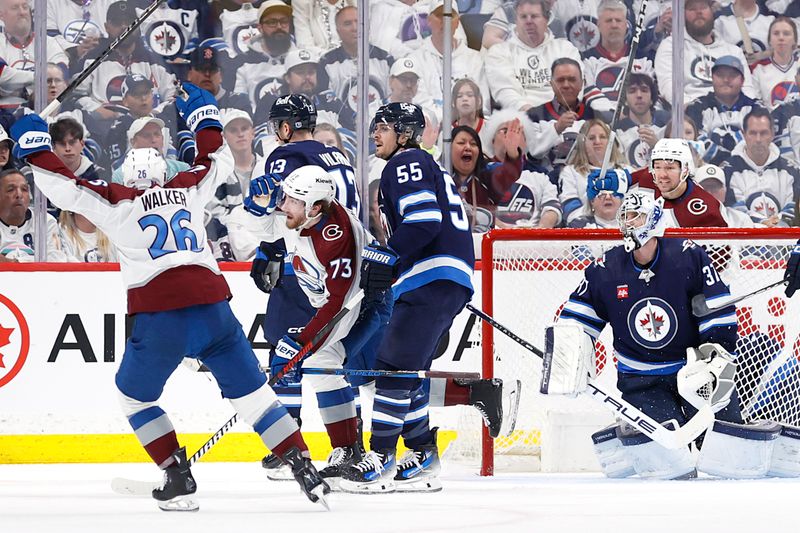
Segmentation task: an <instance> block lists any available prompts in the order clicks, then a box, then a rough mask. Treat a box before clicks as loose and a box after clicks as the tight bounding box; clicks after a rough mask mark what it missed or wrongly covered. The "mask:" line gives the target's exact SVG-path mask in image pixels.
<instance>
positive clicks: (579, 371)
mask: <svg viewBox="0 0 800 533" xmlns="http://www.w3.org/2000/svg"><path fill="white" fill-rule="evenodd" d="M544 339H545V340H544V342H545V348H544V361H543V363H542V382H541V386H540V388H539V390H540V392H541V393H542V394H564V395H567V396H572V397H573V398H574V397H575V396H577V395H578V394H579V393H580V392H582V391H584V390H586V387H587V386H588V384H589V379H593V378H594V377H595V366H594V341H593V340H592V338H591V337H590V336H589V335H587V334H586V332H584V331H583V328H581V327H580V326H578V325H574V324H554V325H552V326H549V327H548V328H547V329H545V337H544Z"/></svg>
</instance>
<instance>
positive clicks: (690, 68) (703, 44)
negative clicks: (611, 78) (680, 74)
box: [655, 0, 758, 105]
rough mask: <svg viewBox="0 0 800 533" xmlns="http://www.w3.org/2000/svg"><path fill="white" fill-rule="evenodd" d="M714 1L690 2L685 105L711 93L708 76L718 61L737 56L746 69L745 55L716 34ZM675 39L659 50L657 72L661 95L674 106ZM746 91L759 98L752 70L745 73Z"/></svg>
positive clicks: (687, 9)
mask: <svg viewBox="0 0 800 533" xmlns="http://www.w3.org/2000/svg"><path fill="white" fill-rule="evenodd" d="M712 5H713V4H712V0H686V5H685V13H684V24H685V26H686V38H685V39H684V42H683V56H684V61H683V69H684V79H685V85H684V88H683V103H684V105H686V104H690V103H691V102H693V101H694V100H697V99H698V98H700V97H701V96H703V95H705V94H708V93H709V92H711V86H710V84H709V82H710V81H711V80H710V79H709V78H708V73H709V71H710V70H711V68H712V67H713V65H714V61H715V60H716V59H717V58H720V57H722V56H734V57H735V58H736V59H738V60H739V61H740V62H741V64H742V65H746V64H747V61H745V58H744V53H743V52H742V51H741V50H740V49H739V48H738V47H737V46H736V45H733V44H731V43H729V42H726V41H725V40H724V39H722V38H721V37H720V36H719V35H718V34H717V33H716V32H715V31H714V9H713V7H712ZM674 69H675V67H674V66H673V64H672V36H671V35H670V36H669V37H666V38H664V40H663V41H661V44H660V45H659V46H658V50H657V51H656V58H655V71H656V72H657V73H658V76H657V78H658V91H659V92H660V93H661V96H663V97H664V99H665V100H666V101H667V102H669V103H670V104H673V95H672V72H673V71H674ZM743 75H744V84H743V89H742V90H743V91H744V93H745V94H747V95H748V96H750V97H752V98H755V97H756V96H757V94H758V93H757V92H756V90H755V86H754V85H753V77H752V75H751V74H750V69H744V73H743Z"/></svg>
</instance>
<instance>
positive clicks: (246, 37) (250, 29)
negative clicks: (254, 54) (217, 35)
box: [233, 24, 261, 55]
mask: <svg viewBox="0 0 800 533" xmlns="http://www.w3.org/2000/svg"><path fill="white" fill-rule="evenodd" d="M260 35H261V30H259V29H258V26H257V25H255V24H253V25H250V26H241V27H239V28H236V29H235V30H234V32H233V49H234V50H236V54H237V55H238V54H243V53H245V52H246V51H247V49H248V48H249V47H250V42H251V41H252V40H253V39H257V38H258V37H259V36H260Z"/></svg>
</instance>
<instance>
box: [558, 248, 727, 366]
mask: <svg viewBox="0 0 800 533" xmlns="http://www.w3.org/2000/svg"><path fill="white" fill-rule="evenodd" d="M584 274H585V277H584V279H583V280H582V281H581V283H580V285H578V288H577V289H575V291H574V292H573V293H572V294H571V295H570V298H569V301H568V302H567V303H566V304H565V305H564V309H563V311H562V312H561V317H560V319H559V320H561V321H564V320H566V321H572V322H575V323H577V324H579V325H581V326H582V327H583V330H584V331H585V332H586V333H588V334H589V335H591V336H592V337H594V338H597V337H598V336H599V335H600V331H601V330H602V329H603V327H605V325H606V324H611V328H612V330H613V332H614V352H615V353H614V355H615V357H616V358H617V370H619V371H620V372H623V373H631V374H651V375H665V374H675V373H676V372H677V371H678V370H680V368H681V367H682V366H683V365H684V364H685V363H686V348H688V347H697V346H699V345H700V344H702V343H705V342H716V343H719V344H720V345H722V346H723V347H724V348H725V349H726V350H728V351H729V352H731V353H734V351H735V347H736V336H737V333H736V308H735V307H734V306H733V305H729V306H726V307H723V308H721V309H719V310H717V311H714V312H713V313H712V314H710V315H708V316H705V317H702V318H697V317H695V316H694V315H693V314H692V298H693V297H694V296H696V295H699V294H702V295H704V296H705V299H706V302H707V303H708V306H709V307H713V305H714V303H713V302H714V301H715V300H717V299H719V298H722V297H726V296H729V295H730V292H729V290H728V286H727V285H726V284H725V283H724V282H723V281H722V280H721V279H720V277H719V274H718V273H717V271H716V269H715V268H714V265H712V264H711V261H710V259H709V258H708V255H707V254H706V252H705V251H704V250H703V249H702V248H701V247H699V246H697V245H696V244H694V243H693V242H692V241H688V240H681V239H664V238H660V239H659V240H658V250H657V253H656V256H655V259H654V260H653V261H652V263H651V264H650V265H649V268H647V269H644V268H642V267H641V266H639V265H637V264H636V263H635V262H634V260H633V254H632V253H629V252H625V250H624V248H623V247H622V246H618V247H616V248H613V249H611V250H609V251H608V252H606V254H605V255H604V256H603V257H602V258H600V259H598V260H596V261H595V262H594V263H592V264H591V265H590V266H589V268H587V269H586V271H585V273H584Z"/></svg>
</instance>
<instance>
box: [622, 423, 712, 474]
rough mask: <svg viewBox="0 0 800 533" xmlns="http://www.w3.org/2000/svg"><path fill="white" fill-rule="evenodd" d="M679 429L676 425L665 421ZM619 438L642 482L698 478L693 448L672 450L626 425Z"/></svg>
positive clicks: (667, 424)
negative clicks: (690, 449) (647, 480)
mask: <svg viewBox="0 0 800 533" xmlns="http://www.w3.org/2000/svg"><path fill="white" fill-rule="evenodd" d="M663 425H664V426H666V427H671V428H673V429H674V428H675V422H674V421H672V420H670V421H668V422H664V424H663ZM616 432H617V437H618V438H619V440H620V441H621V442H622V445H623V446H624V447H625V451H626V453H627V454H628V455H629V456H630V461H631V464H632V465H633V469H634V470H636V473H637V474H639V477H641V478H642V479H690V478H694V477H697V471H696V470H695V467H694V465H695V459H694V457H693V456H692V452H691V451H689V446H688V445H687V446H686V447H683V448H678V449H676V450H668V449H667V448H664V447H663V446H661V445H660V444H659V443H657V442H655V441H653V440H651V439H650V437H648V436H647V435H645V434H644V433H640V432H639V431H636V430H635V429H634V428H633V426H630V425H628V424H622V425H621V426H619V427H618V428H617V430H616Z"/></svg>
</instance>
